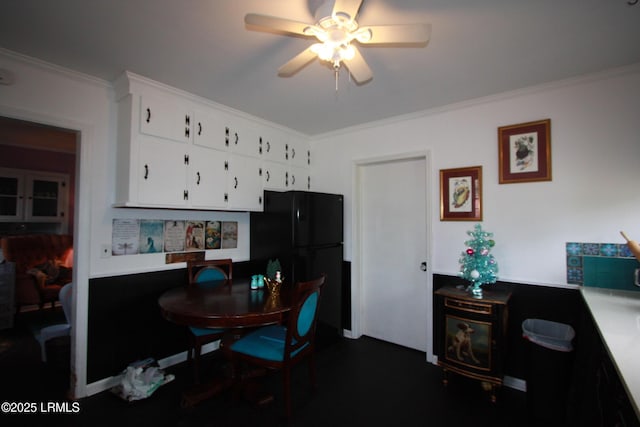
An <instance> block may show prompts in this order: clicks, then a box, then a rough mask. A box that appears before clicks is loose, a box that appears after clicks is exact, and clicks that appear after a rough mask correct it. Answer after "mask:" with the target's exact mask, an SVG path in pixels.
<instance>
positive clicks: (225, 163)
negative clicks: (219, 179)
mask: <svg viewBox="0 0 640 427" xmlns="http://www.w3.org/2000/svg"><path fill="white" fill-rule="evenodd" d="M224 170H226V171H228V170H229V162H227V161H225V162H224Z"/></svg>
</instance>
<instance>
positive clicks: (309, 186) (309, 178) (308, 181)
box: [307, 176, 311, 190]
mask: <svg viewBox="0 0 640 427" xmlns="http://www.w3.org/2000/svg"><path fill="white" fill-rule="evenodd" d="M307 190H311V177H310V176H308V177H307Z"/></svg>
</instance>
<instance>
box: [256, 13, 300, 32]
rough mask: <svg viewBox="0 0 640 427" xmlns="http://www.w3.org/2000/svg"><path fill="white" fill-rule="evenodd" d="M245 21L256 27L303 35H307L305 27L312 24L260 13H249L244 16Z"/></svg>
mask: <svg viewBox="0 0 640 427" xmlns="http://www.w3.org/2000/svg"><path fill="white" fill-rule="evenodd" d="M244 22H245V24H247V25H251V26H255V27H260V28H265V29H270V30H275V31H281V32H285V33H292V34H301V35H306V34H305V33H304V29H305V28H307V27H310V26H311V24H305V23H304V22H298V21H292V20H290V19H285V18H277V17H275V16H268V15H259V14H257V13H247V14H246V15H245V16H244Z"/></svg>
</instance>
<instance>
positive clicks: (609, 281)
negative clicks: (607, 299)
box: [566, 242, 640, 291]
mask: <svg viewBox="0 0 640 427" xmlns="http://www.w3.org/2000/svg"><path fill="white" fill-rule="evenodd" d="M566 255H567V283H570V284H575V285H583V286H591V287H598V288H610V289H620V290H633V291H640V287H637V286H635V285H634V280H635V270H636V269H637V268H640V262H638V261H637V260H636V258H635V257H634V256H633V254H632V253H631V251H630V250H629V247H628V246H627V245H626V244H624V243H577V242H569V243H567V244H566Z"/></svg>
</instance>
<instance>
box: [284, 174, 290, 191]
mask: <svg viewBox="0 0 640 427" xmlns="http://www.w3.org/2000/svg"><path fill="white" fill-rule="evenodd" d="M284 186H285V187H288V186H289V172H285V174H284Z"/></svg>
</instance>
